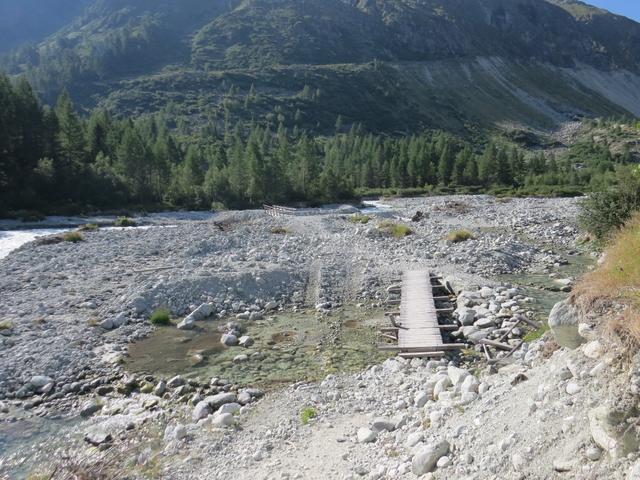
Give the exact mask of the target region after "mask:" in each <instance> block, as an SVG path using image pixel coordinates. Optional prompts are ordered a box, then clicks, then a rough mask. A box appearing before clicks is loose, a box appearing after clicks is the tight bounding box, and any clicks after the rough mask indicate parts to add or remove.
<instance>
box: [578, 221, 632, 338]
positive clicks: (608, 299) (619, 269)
mask: <svg viewBox="0 0 640 480" xmlns="http://www.w3.org/2000/svg"><path fill="white" fill-rule="evenodd" d="M574 295H575V296H576V300H577V302H578V303H579V304H580V305H581V306H582V307H583V308H584V309H585V310H589V311H598V310H602V309H604V310H606V311H610V312H612V314H613V318H612V321H611V322H610V323H609V325H608V326H609V328H610V329H611V331H613V332H614V333H615V334H617V335H618V336H619V337H621V338H622V339H623V340H624V341H626V342H628V343H629V344H630V345H633V346H638V345H640V214H636V215H635V217H633V219H632V220H631V221H629V222H628V223H627V224H626V226H625V227H624V228H623V229H622V230H621V231H619V232H618V234H617V235H616V236H615V238H614V239H613V241H612V242H611V243H610V245H609V247H608V248H607V249H606V251H605V254H604V261H603V263H602V264H601V265H600V266H599V267H598V268H597V269H596V270H595V271H593V272H591V273H589V274H587V275H585V276H584V277H583V278H582V280H581V281H580V282H579V283H578V285H577V286H576V288H575V289H574ZM617 305H623V306H624V307H625V310H624V311H623V312H622V313H619V312H618V311H617V310H614V309H612V308H613V307H615V306H617Z"/></svg>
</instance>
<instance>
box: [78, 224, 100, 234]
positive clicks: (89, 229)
mask: <svg viewBox="0 0 640 480" xmlns="http://www.w3.org/2000/svg"><path fill="white" fill-rule="evenodd" d="M99 228H100V227H99V226H98V225H97V224H95V223H86V224H84V225H80V226H79V227H78V231H79V232H95V231H96V230H98V229H99Z"/></svg>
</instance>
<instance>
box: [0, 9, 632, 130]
mask: <svg viewBox="0 0 640 480" xmlns="http://www.w3.org/2000/svg"><path fill="white" fill-rule="evenodd" d="M32 1H35V0H32ZM41 3H43V4H44V3H45V2H44V0H41ZM17 20H18V21H20V20H19V18H18V19H17ZM4 67H5V68H6V69H8V70H9V71H10V72H11V73H14V74H17V73H20V72H26V73H27V74H28V76H29V78H30V80H31V81H32V83H33V84H34V86H35V87H36V89H37V91H38V92H39V93H40V94H41V96H42V97H43V98H44V99H45V101H47V102H53V101H54V99H55V98H56V97H57V95H58V94H59V92H60V91H61V90H62V89H63V88H64V87H67V88H68V89H69V90H70V92H71V93H72V96H73V97H74V98H75V99H76V100H77V101H79V103H80V104H81V105H82V106H83V107H85V108H86V107H93V106H95V105H98V104H99V105H103V106H105V107H107V108H108V109H110V110H111V111H113V112H115V113H120V114H143V113H151V112H158V111H162V110H165V111H167V110H168V111H169V112H170V114H171V116H172V117H175V118H176V121H181V122H182V124H183V125H186V126H187V127H186V128H193V126H198V125H202V124H204V123H207V122H212V121H213V122H218V123H220V124H221V123H222V122H223V119H224V118H227V120H229V119H230V120H238V119H242V120H250V119H255V120H257V121H263V122H265V123H266V122H271V123H272V124H275V123H279V122H278V121H277V120H276V119H279V120H280V121H281V122H282V123H284V124H285V125H286V126H290V127H293V126H294V125H298V126H299V127H301V128H306V129H310V130H315V131H318V132H321V133H322V132H328V131H333V128H334V125H335V123H336V120H337V118H338V117H339V116H342V117H343V122H344V123H346V124H349V123H362V124H364V125H365V127H367V128H368V129H370V130H373V131H379V132H387V133H393V132H408V131H419V130H421V129H423V128H444V129H447V130H454V131H469V130H473V128H474V127H477V126H480V127H493V126H496V125H497V126H504V125H507V126H510V125H529V126H535V127H552V126H554V125H555V124H557V123H559V122H561V121H563V120H566V119H569V118H573V117H575V116H576V115H578V116H582V115H587V116H601V115H612V114H625V113H631V114H635V115H638V114H640V76H639V74H640V25H639V24H637V23H635V22H633V21H631V20H629V19H626V18H624V17H619V16H615V15H612V14H610V13H608V12H606V11H603V10H599V9H596V8H593V7H589V6H587V5H585V4H582V3H580V2H575V1H572V0H446V1H442V0H243V1H240V0H180V1H178V0H161V1H152V0H94V1H92V2H91V5H90V6H89V7H88V8H87V9H86V10H85V11H84V13H83V14H82V15H80V16H79V17H77V18H76V19H75V21H73V22H69V23H68V24H67V25H66V26H64V27H63V28H61V29H60V30H59V31H58V32H57V33H55V34H53V35H51V36H50V37H48V38H47V39H45V40H43V41H42V42H39V43H37V44H35V45H31V46H23V47H22V48H20V49H18V50H14V51H13V53H12V54H10V55H8V56H7V57H6V58H5V60H4Z"/></svg>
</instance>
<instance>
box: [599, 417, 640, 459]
mask: <svg viewBox="0 0 640 480" xmlns="http://www.w3.org/2000/svg"><path fill="white" fill-rule="evenodd" d="M625 417H628V415H625V414H624V413H622V412H616V411H614V410H612V409H610V408H609V407H607V406H600V407H596V408H594V409H592V410H589V431H590V433H591V438H593V441H594V442H595V443H596V444H597V445H598V446H599V447H600V448H602V449H603V450H604V451H605V452H608V453H609V455H611V457H612V458H621V457H623V456H624V455H627V454H629V453H631V452H634V451H636V450H638V447H639V444H638V439H637V438H636V435H635V429H633V428H631V429H630V428H627V425H626V424H625V423H624V422H625V420H626V418H625Z"/></svg>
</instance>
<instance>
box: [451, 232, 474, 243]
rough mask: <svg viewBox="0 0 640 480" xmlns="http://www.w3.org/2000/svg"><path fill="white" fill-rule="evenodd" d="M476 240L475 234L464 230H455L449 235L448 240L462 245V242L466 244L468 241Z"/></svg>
mask: <svg viewBox="0 0 640 480" xmlns="http://www.w3.org/2000/svg"><path fill="white" fill-rule="evenodd" d="M474 238H476V237H475V235H474V234H473V232H471V231H469V230H464V229H463V230H454V231H453V232H451V233H450V234H449V235H447V240H449V241H450V242H452V243H462V242H466V241H467V240H473V239H474Z"/></svg>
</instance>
